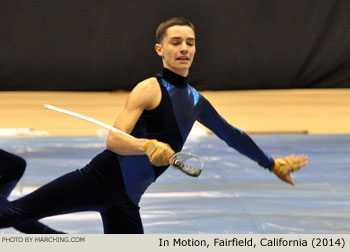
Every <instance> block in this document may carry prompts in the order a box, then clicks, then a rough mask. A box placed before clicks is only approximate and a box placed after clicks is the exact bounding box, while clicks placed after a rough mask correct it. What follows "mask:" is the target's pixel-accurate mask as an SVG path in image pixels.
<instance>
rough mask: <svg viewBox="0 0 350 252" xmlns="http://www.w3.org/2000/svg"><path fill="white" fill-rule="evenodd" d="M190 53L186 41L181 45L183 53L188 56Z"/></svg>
mask: <svg viewBox="0 0 350 252" xmlns="http://www.w3.org/2000/svg"><path fill="white" fill-rule="evenodd" d="M187 52H188V47H187V43H186V42H185V41H184V42H183V43H182V44H181V53H183V54H186V53H187Z"/></svg>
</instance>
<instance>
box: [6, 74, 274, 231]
mask: <svg viewBox="0 0 350 252" xmlns="http://www.w3.org/2000/svg"><path fill="white" fill-rule="evenodd" d="M157 79H158V82H159V85H160V88H161V92H162V99H161V102H160V104H159V105H158V106H157V108H155V109H153V110H149V111H147V110H145V111H144V112H143V113H142V115H141V117H140V118H139V120H138V121H137V123H136V125H135V127H134V129H133V131H132V133H131V135H133V136H135V137H141V138H148V139H157V140H159V141H162V142H165V143H168V144H169V145H170V146H171V147H172V148H173V150H174V151H175V152H178V151H181V149H182V147H183V145H184V143H185V141H186V139H187V136H188V134H189V133H190V131H191V129H192V126H193V124H194V122H195V121H196V120H197V121H199V122H200V123H202V124H203V125H205V126H206V127H208V128H209V129H210V130H212V131H213V132H214V133H215V134H216V135H217V136H218V137H219V138H221V139H222V140H224V141H225V142H226V143H227V144H228V145H229V146H230V147H232V148H234V149H236V150H237V151H238V152H240V153H242V154H243V155H245V156H247V157H249V158H251V159H252V160H254V161H256V162H257V163H258V164H259V165H260V166H263V167H265V168H268V169H271V168H272V167H273V165H274V161H273V159H272V158H271V157H270V156H269V155H267V154H265V153H264V152H263V151H262V150H261V149H260V148H259V147H258V146H257V145H256V144H255V143H254V142H253V141H252V139H251V138H250V137H249V136H248V135H246V134H245V133H244V132H242V131H241V130H239V129H237V128H235V127H233V126H231V125H230V124H228V123H227V122H226V121H225V120H224V119H223V118H222V117H221V116H220V115H219V114H218V113H217V112H216V111H215V109H214V108H213V107H212V106H211V104H210V103H209V102H208V101H207V100H206V99H205V98H204V97H203V96H202V95H201V94H199V93H198V92H197V91H196V90H195V89H194V88H193V87H191V86H190V85H189V84H188V79H187V78H185V77H182V76H179V75H177V74H175V73H173V72H171V71H170V70H168V69H165V68H163V70H162V72H161V73H160V74H159V75H157ZM167 168H168V167H167V166H164V167H155V166H153V165H152V164H151V163H150V162H149V160H148V157H147V156H146V155H135V156H134V155H131V156H123V155H119V154H116V153H114V152H111V151H109V150H105V151H103V152H102V153H100V154H99V155H97V156H96V157H95V158H94V159H93V160H92V161H91V162H90V163H89V164H88V165H87V166H86V167H84V168H82V169H79V170H76V171H74V172H71V173H68V174H66V175H64V176H62V177H60V178H58V179H56V180H54V181H52V182H51V183H49V184H47V185H44V186H43V187H41V188H39V189H38V190H36V191H34V192H33V193H31V194H29V195H27V196H25V197H23V198H20V199H18V200H15V201H12V202H8V201H3V203H1V205H0V228H3V227H9V226H14V225H18V224H21V223H22V224H23V223H27V222H28V221H32V220H37V219H40V218H44V217H47V216H52V215H57V214H63V213H71V212H77V211H98V212H100V214H101V218H102V221H103V226H104V232H105V233H143V227H142V222H141V218H140V213H139V207H138V205H139V201H140V199H141V197H142V195H143V194H144V192H145V191H146V189H147V188H148V187H149V186H150V185H151V184H152V183H153V182H154V181H155V180H156V179H157V178H158V177H159V176H160V175H161V174H162V173H163V172H164V171H165V170H166V169H167Z"/></svg>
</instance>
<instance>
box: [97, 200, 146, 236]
mask: <svg viewBox="0 0 350 252" xmlns="http://www.w3.org/2000/svg"><path fill="white" fill-rule="evenodd" d="M125 196H126V195H125ZM122 198H124V199H122V200H121V201H120V202H118V204H117V205H114V206H113V207H111V208H109V209H108V210H107V211H105V212H103V213H101V216H102V221H103V228H104V233H105V234H143V233H144V232H143V226H142V221H141V216H140V208H139V207H137V206H135V205H134V204H133V203H132V202H131V201H130V200H129V199H127V198H125V197H122Z"/></svg>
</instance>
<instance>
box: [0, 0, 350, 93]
mask: <svg viewBox="0 0 350 252" xmlns="http://www.w3.org/2000/svg"><path fill="white" fill-rule="evenodd" d="M172 16H185V17H187V18H189V19H190V20H191V21H192V22H193V23H194V25H195V26H196V32H197V34H196V35H197V54H196V57H195V60H194V64H193V66H192V69H191V72H190V80H191V81H190V82H191V84H192V85H193V86H194V87H196V88H197V89H199V90H205V89H211V90H235V89H276V88H278V89H287V88H347V87H350V1H348V0H339V1H336V0H283V1H282V0H249V1H248V0H216V1H212V0H178V1H176V0H173V1H165V0H145V1H139V0H119V1H118V0H73V1H72V0H50V1H47V0H36V1H34V0H11V1H9V0H0V90H28V91H29V90H32V91H36V90H48V91H54V90H62V91H63V90H66V91H70V90H73V91H106V90H117V89H126V90H130V89H132V88H133V86H134V85H135V84H136V83H138V82H139V81H141V80H143V79H145V78H148V77H150V76H154V75H155V74H156V73H158V72H159V71H160V69H161V60H160V58H159V57H158V56H157V55H156V53H155V51H154V43H155V38H154V37H155V36H154V34H155V30H156V28H157V26H158V24H159V23H160V22H161V21H163V20H164V19H167V18H169V17H172Z"/></svg>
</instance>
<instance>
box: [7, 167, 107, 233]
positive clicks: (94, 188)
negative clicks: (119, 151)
mask: <svg viewBox="0 0 350 252" xmlns="http://www.w3.org/2000/svg"><path fill="white" fill-rule="evenodd" d="M90 182H91V181H89V180H87V179H86V178H85V179H84V178H83V177H82V176H81V173H80V172H78V171H75V172H71V173H68V174H66V175H64V176H62V177H60V178H58V179H56V180H54V181H52V182H50V183H48V184H46V185H44V186H42V187H41V188H39V189H37V190H36V191H34V192H32V193H30V194H28V195H26V196H24V197H22V198H20V199H17V200H14V201H12V202H8V201H3V200H2V201H1V202H0V228H4V227H10V226H18V225H23V224H28V223H29V222H31V221H33V220H38V219H40V218H44V217H48V216H53V215H58V214H65V213H72V212H78V211H94V210H95V211H99V212H102V211H104V210H105V209H106V208H107V207H108V205H107V207H105V205H104V204H106V202H107V204H108V202H110V200H108V199H106V198H105V197H104V195H107V194H106V193H105V191H104V190H105V189H104V186H103V184H100V185H97V184H91V183H90Z"/></svg>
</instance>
